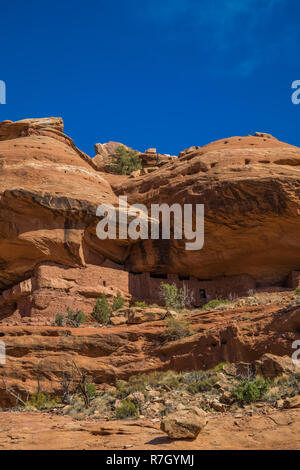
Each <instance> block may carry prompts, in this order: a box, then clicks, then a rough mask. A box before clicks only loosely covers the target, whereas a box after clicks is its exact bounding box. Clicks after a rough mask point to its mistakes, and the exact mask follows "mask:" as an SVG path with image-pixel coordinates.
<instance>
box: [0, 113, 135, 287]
mask: <svg viewBox="0 0 300 470" xmlns="http://www.w3.org/2000/svg"><path fill="white" fill-rule="evenodd" d="M102 203H111V204H115V205H117V203H118V200H117V197H116V196H115V195H114V193H113V191H112V189H111V187H110V185H109V183H108V182H107V181H106V180H105V178H104V177H103V175H102V174H101V173H100V172H98V171H97V170H96V169H95V166H94V165H93V161H92V159H91V158H90V157H88V156H87V155H86V154H84V153H83V152H81V151H80V150H79V149H77V147H76V146H75V145H74V143H73V141H72V140H71V139H70V138H69V137H68V136H66V135H65V134H64V133H63V122H62V120H61V119H60V118H46V119H26V120H24V121H18V122H15V123H13V122H11V121H4V122H3V123H1V124H0V266H1V269H0V289H5V288H7V287H11V286H12V285H14V284H15V283H17V282H19V281H22V280H24V279H25V278H28V277H29V276H30V273H31V272H32V270H33V269H34V267H35V266H36V265H37V264H38V263H40V262H44V261H53V262H57V263H60V264H62V265H66V266H84V265H85V264H86V263H94V264H99V263H101V262H102V260H103V259H104V258H105V257H107V256H109V257H110V258H111V259H113V260H115V261H117V262H121V261H122V260H123V258H124V256H125V252H126V241H123V242H122V243H118V242H117V241H113V242H110V241H107V242H105V241H102V242H101V241H100V240H99V239H98V238H97V237H96V232H95V227H96V224H97V221H98V220H99V219H97V218H96V207H97V206H98V205H99V204H102Z"/></svg>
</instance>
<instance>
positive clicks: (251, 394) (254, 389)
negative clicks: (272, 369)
mask: <svg viewBox="0 0 300 470" xmlns="http://www.w3.org/2000/svg"><path fill="white" fill-rule="evenodd" d="M270 386H271V381H270V380H269V379H263V378H260V377H258V378H255V379H250V378H247V379H243V380H241V381H240V382H239V383H238V384H237V385H236V387H235V388H234V389H233V390H232V395H233V397H234V398H235V399H236V400H237V401H239V402H241V403H252V402H255V401H257V400H259V399H260V398H263V396H264V395H266V393H267V392H268V390H269V388H270Z"/></svg>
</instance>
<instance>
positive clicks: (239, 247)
mask: <svg viewBox="0 0 300 470" xmlns="http://www.w3.org/2000/svg"><path fill="white" fill-rule="evenodd" d="M113 189H114V191H115V193H116V194H122V195H125V194H126V195H127V196H128V200H129V202H130V203H144V204H147V206H148V208H149V209H150V206H151V204H154V203H155V204H161V203H163V202H165V203H168V204H173V203H180V204H181V205H183V204H189V203H191V204H204V206H205V241H204V247H203V249H202V250H199V251H187V250H186V247H185V241H184V240H171V241H169V240H163V241H159V240H152V241H151V240H146V241H143V242H142V243H138V244H136V245H135V246H134V247H133V249H132V251H131V254H130V257H129V258H128V266H129V267H130V269H131V270H133V271H138V272H140V271H144V270H148V271H151V270H154V269H158V270H159V271H160V272H169V273H182V274H189V275H193V276H196V277H197V278H200V279H202V280H206V279H211V278H214V277H216V276H229V275H240V274H248V275H250V276H252V277H253V278H254V279H255V280H256V281H257V282H258V283H262V284H269V283H271V284H276V283H283V282H285V278H286V277H287V276H288V274H289V273H290V271H292V270H299V269H300V250H299V243H300V238H299V233H300V149H299V148H298V147H294V146H291V145H288V144H285V143H283V142H280V141H278V140H277V139H275V138H274V137H272V136H270V135H268V134H265V133H260V132H257V133H256V134H255V135H254V136H247V137H232V138H228V139H222V140H219V141H217V142H213V143H211V144H209V145H206V146H204V147H191V148H190V149H187V150H185V151H183V152H181V153H180V155H179V158H178V160H177V161H174V162H172V163H170V164H167V165H164V166H163V167H162V168H160V169H158V170H156V171H154V172H152V173H151V174H149V175H146V176H144V177H138V178H135V179H130V180H128V181H127V182H124V181H123V182H122V184H117V183H114V184H113Z"/></svg>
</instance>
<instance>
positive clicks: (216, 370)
mask: <svg viewBox="0 0 300 470" xmlns="http://www.w3.org/2000/svg"><path fill="white" fill-rule="evenodd" d="M227 364H230V363H229V362H226V361H224V362H219V364H217V365H216V366H215V367H214V368H213V372H222V370H223V366H225V365H227Z"/></svg>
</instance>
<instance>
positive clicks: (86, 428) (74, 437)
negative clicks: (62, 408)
mask: <svg viewBox="0 0 300 470" xmlns="http://www.w3.org/2000/svg"><path fill="white" fill-rule="evenodd" d="M239 416H240V417H238V415H236V416H235V415H232V414H231V413H224V414H222V415H220V414H211V415H210V416H209V421H208V424H207V426H206V427H205V429H204V430H203V431H202V433H200V435H199V436H198V438H197V439H196V440H195V441H183V440H177V441H172V440H170V439H168V438H167V437H166V435H165V434H164V433H162V432H161V431H160V429H159V424H160V423H159V422H151V421H149V420H145V419H140V420H138V421H109V422H107V421H102V420H97V421H91V420H85V421H74V420H72V419H71V418H69V417H65V416H60V415H56V414H53V413H40V412H1V413H0V449H1V450H6V449H8V450H11V449H22V450H28V449H36V450H37V449H47V450H48V449H73V450H75V449H86V450H93V449H106V450H120V449H132V450H141V449H147V450H152V451H153V450H161V449H165V450H204V449H209V450H222V449H238V450H241V449H246V450H249V449H264V450H266V449H268V450H269V449H278V450H279V449H294V450H296V449H300V409H294V410H282V411H276V410H273V411H269V412H267V413H266V414H263V413H260V414H253V415H252V416H247V415H239Z"/></svg>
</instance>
